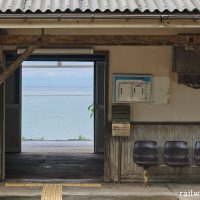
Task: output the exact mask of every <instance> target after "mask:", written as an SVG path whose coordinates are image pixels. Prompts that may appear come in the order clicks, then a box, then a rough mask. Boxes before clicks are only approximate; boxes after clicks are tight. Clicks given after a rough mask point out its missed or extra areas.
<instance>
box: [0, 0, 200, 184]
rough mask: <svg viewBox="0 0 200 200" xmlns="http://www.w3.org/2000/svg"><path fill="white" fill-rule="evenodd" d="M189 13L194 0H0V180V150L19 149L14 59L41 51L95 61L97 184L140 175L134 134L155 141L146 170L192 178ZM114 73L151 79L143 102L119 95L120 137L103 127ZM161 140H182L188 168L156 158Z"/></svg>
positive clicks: (193, 67) (197, 23) (0, 164)
mask: <svg viewBox="0 0 200 200" xmlns="http://www.w3.org/2000/svg"><path fill="white" fill-rule="evenodd" d="M199 12H200V1H199V0H146V1H145V0H7V1H5V0H0V84H1V85H0V178H1V180H2V181H3V180H5V179H6V177H5V171H6V167H5V155H6V152H18V153H20V151H21V143H20V140H21V132H20V131H21V120H20V116H21V115H20V113H21V103H20V101H21V100H20V99H21V89H20V82H21V76H20V73H21V72H20V68H21V63H22V62H23V61H26V60H51V59H50V57H51V58H52V59H53V60H62V59H64V60H65V61H94V62H95V70H96V72H97V73H96V75H95V85H96V87H95V88H96V90H95V91H96V92H95V98H96V101H95V116H96V117H95V136H96V137H95V138H96V139H95V140H96V141H95V142H96V147H95V152H96V153H98V152H101V153H102V152H104V180H105V181H106V182H110V181H117V180H118V179H119V175H120V176H121V179H122V180H124V181H125V180H135V179H137V178H139V177H140V178H141V175H142V173H143V169H142V168H141V167H139V166H137V165H136V164H135V163H134V162H133V145H134V142H135V141H137V140H154V141H157V143H158V147H159V160H160V163H159V165H158V166H155V167H152V168H151V169H150V174H151V176H152V177H153V178H157V179H159V180H166V179H176V178H177V177H178V178H179V179H180V178H182V179H185V178H186V177H187V179H188V180H189V179H196V178H199V174H200V167H198V166H196V165H195V163H194V156H193V150H194V146H195V143H196V142H197V141H199V140H200V106H199V104H200V90H199V88H200V66H199V65H200V64H199V63H200V62H199V60H200V55H199V54H200V14H199ZM66 49H68V53H65V55H63V53H60V54H59V51H61V50H66ZM19 50H21V54H18V53H17V52H19ZM70 50H71V51H72V52H71V53H70ZM80 50H82V51H81V52H82V53H80ZM85 50H92V51H85ZM41 52H43V53H41ZM44 52H46V53H44ZM53 52H54V53H53ZM63 52H64V51H63ZM49 55H50V57H49ZM198 59H199V60H198ZM116 74H118V75H150V76H151V77H152V80H153V81H152V89H151V90H150V93H151V94H149V95H150V99H149V100H148V101H147V102H134V101H131V102H128V103H127V102H126V104H128V105H130V108H131V109H130V124H131V133H130V136H128V137H123V138H121V139H119V137H115V136H113V135H112V126H111V124H112V105H113V103H116V102H114V88H115V86H114V81H113V77H114V75H116ZM168 140H181V141H186V142H187V143H188V146H189V155H190V165H189V166H188V167H185V168H171V167H169V166H166V165H165V164H164V161H163V158H162V153H163V148H164V145H165V142H166V141H168ZM120 141H121V145H119V144H120ZM119 148H120V151H119ZM119 152H121V155H122V157H121V158H120V159H119V155H118V154H119ZM119 161H120V162H121V165H119V163H118V162H119ZM119 169H120V172H119Z"/></svg>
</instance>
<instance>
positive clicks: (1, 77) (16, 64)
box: [0, 46, 36, 85]
mask: <svg viewBox="0 0 200 200" xmlns="http://www.w3.org/2000/svg"><path fill="white" fill-rule="evenodd" d="M35 49H36V46H30V47H29V48H28V49H26V50H25V51H24V53H23V54H21V55H20V56H19V57H18V58H17V59H16V60H15V61H14V62H13V63H12V64H11V65H10V66H9V67H8V68H6V69H5V70H4V71H3V73H1V74H0V85H1V84H2V83H3V82H4V81H5V80H6V79H7V78H9V77H10V75H12V74H13V72H15V70H16V69H17V68H18V67H19V66H20V64H21V63H22V62H23V61H24V60H26V59H27V58H28V57H29V56H30V55H31V54H32V52H33V51H34V50H35Z"/></svg>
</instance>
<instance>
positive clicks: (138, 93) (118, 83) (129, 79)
mask: <svg viewBox="0 0 200 200" xmlns="http://www.w3.org/2000/svg"><path fill="white" fill-rule="evenodd" d="M113 81H114V95H113V96H114V102H116V103H121V102H150V101H151V90H152V76H151V75H117V74H116V75H114V76H113Z"/></svg>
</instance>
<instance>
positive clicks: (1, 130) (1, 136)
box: [0, 48, 5, 180]
mask: <svg viewBox="0 0 200 200" xmlns="http://www.w3.org/2000/svg"><path fill="white" fill-rule="evenodd" d="M3 71H4V56H3V50H2V48H0V74H1V73H2V72H3ZM4 141H5V84H1V85H0V180H3V179H4V166H5V163H4V162H5V146H4V145H5V142H4Z"/></svg>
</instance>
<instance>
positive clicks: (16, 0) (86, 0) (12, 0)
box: [0, 0, 200, 13]
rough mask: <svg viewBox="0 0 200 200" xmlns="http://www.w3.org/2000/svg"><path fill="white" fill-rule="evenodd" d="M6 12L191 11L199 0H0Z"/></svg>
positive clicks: (1, 9)
mask: <svg viewBox="0 0 200 200" xmlns="http://www.w3.org/2000/svg"><path fill="white" fill-rule="evenodd" d="M0 11H1V12H3V13H6V12H13V13H15V12H17V11H20V12H27V11H29V12H33V13H34V12H36V11H40V12H47V11H50V12H56V11H60V12H75V11H79V12H86V11H90V12H105V11H110V12H115V11H118V12H125V11H129V12H132V13H134V12H138V11H140V12H145V11H146V12H151V13H153V12H156V11H157V12H161V13H162V12H165V11H167V12H174V11H177V12H183V11H188V12H193V11H200V0H0Z"/></svg>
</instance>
